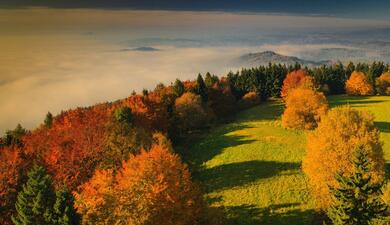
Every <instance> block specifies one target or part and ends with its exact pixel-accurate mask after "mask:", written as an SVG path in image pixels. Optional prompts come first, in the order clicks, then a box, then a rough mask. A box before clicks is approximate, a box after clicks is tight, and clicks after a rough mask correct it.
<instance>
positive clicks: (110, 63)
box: [0, 9, 386, 133]
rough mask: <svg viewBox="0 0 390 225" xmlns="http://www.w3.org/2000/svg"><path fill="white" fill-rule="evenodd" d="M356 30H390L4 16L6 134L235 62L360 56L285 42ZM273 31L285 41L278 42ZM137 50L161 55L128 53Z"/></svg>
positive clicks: (86, 15) (279, 21) (82, 15)
mask: <svg viewBox="0 0 390 225" xmlns="http://www.w3.org/2000/svg"><path fill="white" fill-rule="evenodd" d="M360 26H363V27H372V26H378V27H383V26H386V22H383V21H382V22H378V21H366V20H364V21H359V20H350V19H338V18H321V17H310V18H307V17H292V16H276V15H256V14H249V15H241V14H228V13H196V14H195V13H191V12H174V13H173V12H158V11H157V12H142V11H109V10H105V11H98V10H75V11H69V10H47V9H37V10H14V11H13V10H7V11H1V13H0V49H1V51H0V133H2V132H4V131H5V130H7V129H12V128H14V127H15V126H16V124H17V123H21V124H22V125H23V126H25V127H27V128H34V127H36V126H37V125H38V124H39V123H41V122H42V121H43V119H44V116H45V114H46V113H47V111H51V112H52V113H54V114H56V113H59V112H60V111H61V110H66V109H69V108H74V107H77V106H88V105H92V104H95V103H98V102H105V101H113V100H116V99H119V98H124V97H126V96H128V95H129V94H130V93H131V92H132V90H137V91H140V90H142V89H143V88H149V89H150V88H153V87H154V86H155V85H156V84H157V83H159V82H163V83H166V84H167V83H169V82H171V81H174V80H175V79H176V78H181V79H189V78H195V77H196V75H197V73H199V72H200V73H205V72H207V71H210V72H212V73H215V74H217V75H225V74H226V73H227V72H228V71H230V70H236V69H238V68H236V67H235V66H234V63H232V62H233V61H234V59H236V58H237V57H239V56H241V55H242V54H245V53H249V52H257V51H265V50H274V51H276V52H278V53H281V54H286V55H296V56H300V57H304V56H312V57H318V54H317V55H316V53H315V52H316V51H321V49H324V48H338V49H340V48H345V49H351V50H356V49H355V47H351V46H347V45H344V44H338V43H334V44H296V43H295V44H294V43H289V42H288V41H289V40H290V39H291V37H290V33H288V32H289V31H291V30H296V29H305V28H307V29H308V30H310V29H319V28H321V29H323V28H324V29H325V28H327V29H328V28H331V27H333V29H335V30H338V29H341V28H342V29H344V28H346V27H348V28H351V29H356V28H357V27H360ZM271 31H272V32H271ZM267 32H268V33H267ZM270 32H271V33H272V35H274V34H275V33H278V34H279V35H280V34H281V35H282V37H283V38H279V39H278V42H279V43H272V41H273V40H274V39H273V37H272V36H270V35H271V33H270ZM295 38H296V37H295ZM194 40H195V41H194ZM221 40H222V41H221ZM220 42H221V43H220ZM249 42H250V44H248V43H249ZM274 42H275V41H274ZM144 44H150V45H151V46H145V45H144ZM140 47H141V49H143V48H142V47H153V48H156V49H158V50H159V51H123V49H134V48H140ZM310 52H311V55H310V54H308V53H310ZM375 53H376V52H375V51H374V52H373V53H372V54H375ZM236 66H237V65H236ZM237 67H238V66H237Z"/></svg>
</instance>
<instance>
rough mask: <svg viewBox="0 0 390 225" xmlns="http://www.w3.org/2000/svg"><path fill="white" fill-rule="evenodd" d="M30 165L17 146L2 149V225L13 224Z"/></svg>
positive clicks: (0, 220) (0, 202)
mask: <svg viewBox="0 0 390 225" xmlns="http://www.w3.org/2000/svg"><path fill="white" fill-rule="evenodd" d="M30 164H31V163H29V161H27V160H26V159H25V157H24V156H23V153H22V151H21V149H19V148H18V147H17V146H16V145H14V146H10V147H5V148H2V149H0V224H3V225H8V224H12V222H11V215H12V214H13V213H14V212H15V201H16V196H17V193H18V191H20V189H21V188H22V183H23V181H24V178H25V173H26V171H27V170H28V166H30Z"/></svg>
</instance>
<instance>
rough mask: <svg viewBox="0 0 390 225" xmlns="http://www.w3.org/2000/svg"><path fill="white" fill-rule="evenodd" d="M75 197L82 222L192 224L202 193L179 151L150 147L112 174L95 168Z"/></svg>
mask: <svg viewBox="0 0 390 225" xmlns="http://www.w3.org/2000/svg"><path fill="white" fill-rule="evenodd" d="M75 196H76V200H77V201H76V206H77V210H78V212H79V213H81V214H82V215H83V224H105V223H108V224H134V225H138V224H139V225H141V224H160V223H161V222H162V221H164V222H163V223H164V224H167V225H187V224H197V223H198V221H199V219H200V213H201V212H202V209H203V201H202V195H201V193H200V191H199V189H198V188H197V186H195V185H194V184H193V183H192V181H191V176H190V172H189V171H188V168H187V166H186V165H185V164H183V163H182V162H181V160H180V158H179V156H178V155H175V154H173V153H171V152H170V151H169V150H167V149H165V148H163V147H161V146H159V145H154V146H153V147H152V148H151V149H150V150H149V151H148V152H146V151H142V152H141V154H139V155H137V156H131V157H130V159H129V160H128V161H125V162H124V163H123V165H122V168H121V169H120V170H118V172H117V173H116V175H114V174H113V173H112V171H111V170H103V171H99V170H98V171H97V172H96V173H95V175H94V176H93V177H92V179H91V180H90V181H89V182H87V183H86V184H84V185H83V186H82V188H81V192H80V193H79V194H77V193H76V194H75Z"/></svg>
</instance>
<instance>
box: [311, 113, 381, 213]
mask: <svg viewBox="0 0 390 225" xmlns="http://www.w3.org/2000/svg"><path fill="white" fill-rule="evenodd" d="M379 136H380V134H379V131H378V129H377V128H375V126H374V122H373V116H372V115H371V114H369V113H367V112H362V111H358V110H355V109H351V108H349V107H337V108H334V109H332V110H330V111H329V112H328V114H327V115H326V116H324V117H322V118H321V122H320V123H319V124H318V128H317V129H316V130H315V131H314V132H313V133H312V134H310V135H308V139H307V142H308V143H307V154H306V157H305V158H304V160H303V171H304V172H305V174H306V175H307V176H308V177H309V183H310V186H311V189H312V194H313V197H314V199H315V200H316V202H317V204H316V206H317V207H318V208H320V209H326V208H327V207H328V206H329V205H330V203H331V197H330V193H329V187H331V188H332V187H337V182H336V180H335V175H336V174H337V173H340V174H342V175H351V174H352V173H353V172H354V168H353V166H352V163H351V161H350V159H351V158H352V156H353V152H354V150H355V149H356V147H357V146H359V145H362V146H364V150H365V151H366V153H367V155H368V158H369V159H370V161H371V162H372V171H371V173H370V175H371V176H372V180H373V182H374V183H378V182H381V181H382V180H383V177H384V158H383V150H382V145H381V143H380V140H379Z"/></svg>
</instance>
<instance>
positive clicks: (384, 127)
mask: <svg viewBox="0 0 390 225" xmlns="http://www.w3.org/2000/svg"><path fill="white" fill-rule="evenodd" d="M374 124H375V126H376V127H377V128H378V129H379V130H380V131H381V132H384V133H390V123H389V122H374Z"/></svg>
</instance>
